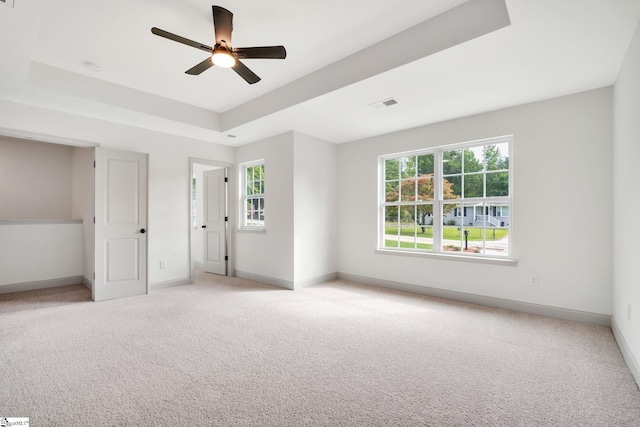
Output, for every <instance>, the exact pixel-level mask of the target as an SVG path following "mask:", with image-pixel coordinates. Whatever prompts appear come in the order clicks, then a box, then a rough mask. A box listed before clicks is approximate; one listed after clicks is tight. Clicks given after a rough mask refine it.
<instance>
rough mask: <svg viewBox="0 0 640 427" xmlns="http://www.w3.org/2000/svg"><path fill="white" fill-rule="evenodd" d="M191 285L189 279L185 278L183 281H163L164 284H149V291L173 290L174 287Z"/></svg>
mask: <svg viewBox="0 0 640 427" xmlns="http://www.w3.org/2000/svg"><path fill="white" fill-rule="evenodd" d="M192 283H193V282H192V281H191V278H190V277H185V278H183V279H176V280H165V281H164V282H154V283H149V289H150V290H152V291H157V290H158V289H166V288H173V287H176V286H183V285H190V284H192Z"/></svg>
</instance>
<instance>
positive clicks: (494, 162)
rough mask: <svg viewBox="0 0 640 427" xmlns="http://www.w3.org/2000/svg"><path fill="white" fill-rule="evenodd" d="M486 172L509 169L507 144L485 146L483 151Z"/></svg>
mask: <svg viewBox="0 0 640 427" xmlns="http://www.w3.org/2000/svg"><path fill="white" fill-rule="evenodd" d="M485 158H486V161H487V170H490V171H493V170H505V169H509V144H508V143H506V142H505V143H502V144H496V145H487V146H486V151H485Z"/></svg>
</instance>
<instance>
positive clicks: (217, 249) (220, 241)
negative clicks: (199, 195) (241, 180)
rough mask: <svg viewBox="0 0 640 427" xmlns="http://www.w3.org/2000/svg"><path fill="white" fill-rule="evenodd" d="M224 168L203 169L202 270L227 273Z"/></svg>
mask: <svg viewBox="0 0 640 427" xmlns="http://www.w3.org/2000/svg"><path fill="white" fill-rule="evenodd" d="M225 176H226V170H225V169H224V168H221V169H215V170H211V171H205V172H204V174H203V185H202V188H203V192H204V209H203V215H202V216H203V223H202V228H203V229H204V230H203V231H204V233H203V240H204V264H203V268H204V271H206V272H207V273H215V274H222V275H226V274H227V219H228V218H227V213H226V211H227V209H226V200H227V197H226V182H225Z"/></svg>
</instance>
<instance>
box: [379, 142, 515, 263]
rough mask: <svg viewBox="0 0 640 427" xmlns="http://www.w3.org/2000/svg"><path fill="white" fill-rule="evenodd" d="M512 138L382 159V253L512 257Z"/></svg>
mask: <svg viewBox="0 0 640 427" xmlns="http://www.w3.org/2000/svg"><path fill="white" fill-rule="evenodd" d="M510 151H511V137H502V138H494V139H491V140H484V141H481V142H471V143H465V144H459V145H455V146H446V147H436V148H432V149H428V150H421V151H416V152H411V153H402V154H391V155H387V156H382V157H381V158H380V167H381V176H382V179H381V198H380V199H381V203H380V215H379V218H380V221H379V222H380V236H381V237H380V242H379V247H380V248H381V249H387V250H389V249H390V250H397V251H403V250H405V251H406V250H408V251H412V252H415V251H420V252H431V253H447V254H457V255H470V256H479V257H483V256H485V257H508V256H510V245H509V242H510V223H511V218H510V212H511V209H510V207H511V164H510V161H509V159H510V157H509V156H510Z"/></svg>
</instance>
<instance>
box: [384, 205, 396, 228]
mask: <svg viewBox="0 0 640 427" xmlns="http://www.w3.org/2000/svg"><path fill="white" fill-rule="evenodd" d="M384 221H385V225H390V224H391V225H397V223H398V207H397V206H385V208H384Z"/></svg>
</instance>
